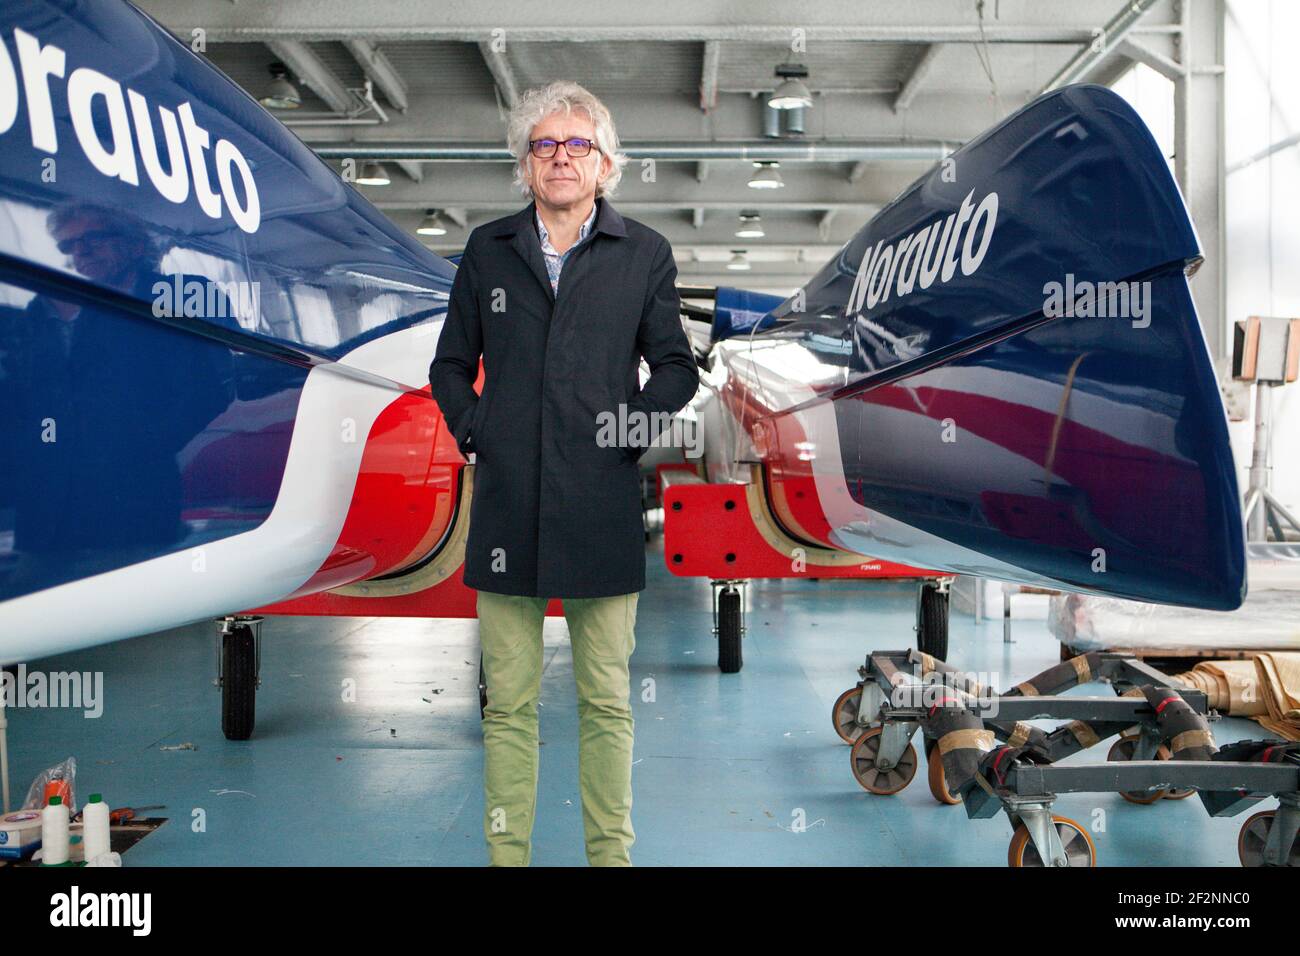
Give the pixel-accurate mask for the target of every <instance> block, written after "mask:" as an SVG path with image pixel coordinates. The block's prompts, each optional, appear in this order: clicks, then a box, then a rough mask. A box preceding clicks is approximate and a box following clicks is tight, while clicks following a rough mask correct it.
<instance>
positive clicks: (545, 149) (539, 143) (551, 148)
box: [528, 136, 600, 159]
mask: <svg viewBox="0 0 1300 956" xmlns="http://www.w3.org/2000/svg"><path fill="white" fill-rule="evenodd" d="M560 146H563V147H564V152H565V153H567V154H568V156H569V158H570V159H582V157H584V156H586V155H587V154H589V153H590V152H591V151H592V150H593V149H594V150H595V151H596V152H600V147H599V146H597V145H596V141H595V140H591V139H580V138H578V137H576V136H575V137H574V138H573V139H530V140H529V141H528V149H529V150H530V151H531V152H532V154H533V155H534V156H536V157H537V158H538V159H550V158H551V157H552V156H554V155H555V151H556V150H557V149H559V148H560Z"/></svg>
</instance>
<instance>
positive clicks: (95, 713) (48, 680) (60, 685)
mask: <svg viewBox="0 0 1300 956" xmlns="http://www.w3.org/2000/svg"><path fill="white" fill-rule="evenodd" d="M0 697H3V698H4V704H5V707H10V708H14V709H18V708H21V707H32V708H63V707H67V708H71V709H74V710H83V711H85V714H84V716H85V717H86V719H87V720H93V719H95V718H98V717H102V716H103V715H104V672H103V671H85V672H84V673H83V672H79V671H49V672H46V671H29V670H28V669H27V665H26V664H19V665H18V668H17V673H16V674H11V673H10V672H9V671H0Z"/></svg>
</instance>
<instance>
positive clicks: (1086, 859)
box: [1007, 816, 1097, 869]
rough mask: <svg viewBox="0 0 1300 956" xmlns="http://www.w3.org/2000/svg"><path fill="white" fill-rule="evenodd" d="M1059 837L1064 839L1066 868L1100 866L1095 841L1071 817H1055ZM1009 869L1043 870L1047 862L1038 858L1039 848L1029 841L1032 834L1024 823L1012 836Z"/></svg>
mask: <svg viewBox="0 0 1300 956" xmlns="http://www.w3.org/2000/svg"><path fill="white" fill-rule="evenodd" d="M1052 824H1053V825H1054V826H1055V827H1056V834H1057V836H1059V837H1060V838H1061V846H1062V847H1064V848H1065V861H1066V863H1065V865H1066V866H1085V867H1087V866H1096V865H1097V848H1096V846H1094V845H1093V842H1092V837H1090V836H1088V832H1087V831H1086V830H1084V828H1083V827H1081V826H1079V824H1077V823H1075V822H1074V821H1073V820H1071V819H1070V818H1069V817H1056V816H1054V817H1052ZM1007 865H1008V866H1010V867H1011V868H1012V869H1019V868H1021V867H1035V866H1043V865H1044V864H1043V858H1042V857H1040V856H1039V855H1038V848H1037V847H1035V846H1034V844H1033V841H1031V840H1030V839H1029V830H1028V828H1026V827H1025V825H1024V824H1023V823H1020V824H1017V825H1016V832H1015V833H1014V834H1012V836H1011V845H1010V846H1009V847H1008V848H1007Z"/></svg>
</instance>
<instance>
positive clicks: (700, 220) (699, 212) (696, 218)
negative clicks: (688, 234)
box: [691, 206, 704, 229]
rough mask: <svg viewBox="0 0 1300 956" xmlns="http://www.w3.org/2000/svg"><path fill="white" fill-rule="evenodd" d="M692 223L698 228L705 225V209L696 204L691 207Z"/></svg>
mask: <svg viewBox="0 0 1300 956" xmlns="http://www.w3.org/2000/svg"><path fill="white" fill-rule="evenodd" d="M691 225H692V226H694V227H695V228H696V229H701V228H703V227H704V209H703V207H701V206H695V207H694V208H692V209H691Z"/></svg>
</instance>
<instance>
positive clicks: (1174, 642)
mask: <svg viewBox="0 0 1300 956" xmlns="http://www.w3.org/2000/svg"><path fill="white" fill-rule="evenodd" d="M1047 626H1048V628H1049V629H1050V630H1051V632H1052V635H1053V636H1054V637H1055V638H1056V639H1057V640H1059V641H1060V642H1061V643H1062V644H1064V645H1066V646H1067V647H1069V648H1071V649H1072V650H1075V651H1080V652H1082V651H1100V650H1112V649H1116V650H1142V649H1150V650H1162V649H1164V650H1172V649H1175V648H1178V649H1192V650H1195V649H1200V650H1203V651H1205V652H1206V653H1210V654H1212V653H1214V652H1215V651H1259V650H1300V592H1297V591H1254V592H1251V594H1250V595H1249V596H1248V597H1247V598H1246V603H1245V604H1243V605H1242V606H1241V607H1240V608H1238V609H1237V610H1235V611H1232V612H1229V613H1224V612H1222V611H1198V610H1194V609H1189V608H1181V607H1167V606H1165V605H1163V604H1141V603H1139V602H1137V601H1123V600H1120V599H1119V598H1104V597H1093V596H1091V595H1084V594H1054V595H1052V601H1051V606H1050V609H1049V611H1048V615H1047Z"/></svg>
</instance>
